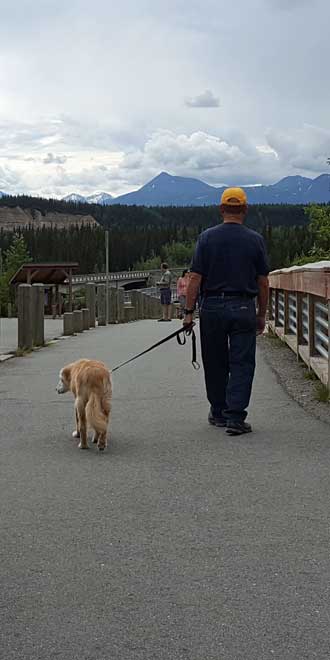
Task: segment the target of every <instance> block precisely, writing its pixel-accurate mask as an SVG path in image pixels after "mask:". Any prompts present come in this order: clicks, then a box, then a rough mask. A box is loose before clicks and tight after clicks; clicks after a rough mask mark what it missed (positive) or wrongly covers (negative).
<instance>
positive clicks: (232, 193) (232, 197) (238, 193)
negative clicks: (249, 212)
mask: <svg viewBox="0 0 330 660" xmlns="http://www.w3.org/2000/svg"><path fill="white" fill-rule="evenodd" d="M221 204H226V206H246V205H247V196H246V194H245V192H244V190H243V189H242V188H226V190H224V191H223V193H222V197H221Z"/></svg>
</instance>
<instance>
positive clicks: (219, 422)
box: [208, 412, 227, 428]
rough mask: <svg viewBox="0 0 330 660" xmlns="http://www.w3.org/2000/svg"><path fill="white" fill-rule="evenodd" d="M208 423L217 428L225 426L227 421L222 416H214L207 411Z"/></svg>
mask: <svg viewBox="0 0 330 660" xmlns="http://www.w3.org/2000/svg"><path fill="white" fill-rule="evenodd" d="M208 419H209V424H211V426H218V427H219V428H220V427H221V428H224V427H225V426H227V422H226V420H225V418H224V417H214V416H213V415H212V413H211V412H209V418H208Z"/></svg>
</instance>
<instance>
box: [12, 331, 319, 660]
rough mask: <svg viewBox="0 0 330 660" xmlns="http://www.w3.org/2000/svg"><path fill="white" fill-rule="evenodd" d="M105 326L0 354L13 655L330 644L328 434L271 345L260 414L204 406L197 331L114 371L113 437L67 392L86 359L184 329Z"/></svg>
mask: <svg viewBox="0 0 330 660" xmlns="http://www.w3.org/2000/svg"><path fill="white" fill-rule="evenodd" d="M174 327H176V322H173V323H172V324H168V325H165V324H157V322H154V321H140V322H138V323H132V324H128V325H124V326H111V327H109V328H99V329H96V330H92V331H90V332H88V333H84V334H83V335H81V336H80V337H77V338H74V339H68V340H65V341H64V340H63V341H61V342H59V343H58V344H56V345H53V346H51V347H49V348H46V349H45V350H42V351H40V352H37V353H34V354H32V355H30V356H27V357H24V358H19V359H14V360H11V361H9V362H7V363H5V364H3V365H1V367H0V391H1V403H0V406H1V421H2V423H1V437H0V451H1V468H0V470H1V475H0V476H1V481H0V489H1V490H0V495H1V530H0V538H1V545H0V553H1V557H0V558H1V568H0V573H1V587H0V612H1V625H0V638H1V644H0V655H1V657H2V658H4V659H6V660H11V659H13V660H23V659H24V660H48V659H51V660H52V659H56V660H76V659H77V660H78V659H79V660H94V659H95V660H133V659H134V660H135V659H136V660H153V659H159V660H163V659H164V660H165V659H166V660H179V659H180V660H181V659H182V660H213V659H214V660H215V659H216V660H219V659H221V660H268V659H271V660H273V658H278V659H280V660H286V659H292V658H296V659H297V660H298V659H299V660H303V659H305V658H306V660H307V659H308V660H310V659H311V658H317V659H318V660H323V659H324V660H325V659H328V658H329V657H330V626H329V623H330V607H329V606H330V580H329V578H330V563H329V536H330V535H329V501H330V479H329V472H330V432H329V426H327V425H325V424H323V423H322V422H320V421H319V420H317V419H315V418H313V417H311V416H309V415H308V414H307V413H306V412H305V411H304V410H302V409H301V408H299V406H298V405H297V404H296V403H295V402H294V401H292V400H291V399H290V398H289V397H288V395H287V394H286V393H285V392H284V390H282V388H281V386H280V385H279V384H278V383H277V382H276V378H275V377H274V375H273V373H272V371H271V370H270V368H269V367H268V366H267V365H266V363H265V362H264V361H263V358H262V356H259V366H258V372H257V378H256V381H255V388H254V398H253V405H252V406H251V415H250V421H251V423H252V424H253V427H254V433H253V434H251V435H249V436H244V437H241V438H236V439H233V438H230V437H228V436H227V435H226V434H225V433H224V431H223V430H222V429H216V428H213V427H209V426H208V424H207V422H206V417H207V411H208V407H207V403H206V401H205V397H204V387H203V374H202V372H198V373H196V372H195V371H194V370H193V369H192V367H191V365H190V363H189V361H190V347H185V348H181V347H179V346H177V345H176V342H173V344H171V345H170V346H169V345H165V346H163V347H161V348H159V349H158V350H157V351H156V352H154V353H150V354H149V355H147V356H145V357H144V358H141V359H140V360H138V361H137V362H135V363H134V364H133V365H129V366H127V367H124V368H123V369H122V370H121V371H119V372H118V373H116V374H115V375H114V376H115V378H114V399H113V417H112V423H111V436H112V437H111V441H110V445H109V449H108V450H107V452H104V453H98V452H97V450H96V449H95V447H94V446H93V447H92V448H91V449H90V450H89V451H85V452H83V451H80V450H78V449H77V447H76V441H74V440H73V439H72V438H71V431H72V429H73V402H72V400H71V397H70V395H64V396H59V395H57V394H56V392H55V387H56V384H57V375H58V371H59V369H60V368H61V367H62V366H63V365H64V364H66V363H67V362H69V361H72V360H74V359H77V358H80V357H95V358H99V359H103V360H105V361H106V362H107V363H108V364H109V366H114V365H115V364H116V363H118V362H120V361H121V360H124V359H125V358H126V357H128V356H130V355H131V354H132V353H135V352H137V351H139V350H141V349H143V348H144V347H146V346H148V345H149V344H150V343H151V342H152V341H154V340H156V339H158V338H159V337H160V336H163V335H165V334H167V332H169V330H170V329H171V330H173V329H174Z"/></svg>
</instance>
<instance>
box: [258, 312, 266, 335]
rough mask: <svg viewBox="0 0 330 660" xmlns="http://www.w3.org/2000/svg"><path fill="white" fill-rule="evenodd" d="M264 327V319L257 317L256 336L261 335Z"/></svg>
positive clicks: (263, 317)
mask: <svg viewBox="0 0 330 660" xmlns="http://www.w3.org/2000/svg"><path fill="white" fill-rule="evenodd" d="M265 327H266V317H265V316H257V335H262V333H263V332H264V331H265Z"/></svg>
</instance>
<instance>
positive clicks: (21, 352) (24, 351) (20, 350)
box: [13, 348, 33, 357]
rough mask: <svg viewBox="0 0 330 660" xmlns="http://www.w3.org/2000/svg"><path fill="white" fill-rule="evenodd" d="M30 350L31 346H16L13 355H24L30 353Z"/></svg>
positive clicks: (31, 349)
mask: <svg viewBox="0 0 330 660" xmlns="http://www.w3.org/2000/svg"><path fill="white" fill-rule="evenodd" d="M32 351H33V348H18V349H17V350H16V351H15V352H14V353H13V355H15V357H26V356H27V355H30V353H32Z"/></svg>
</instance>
